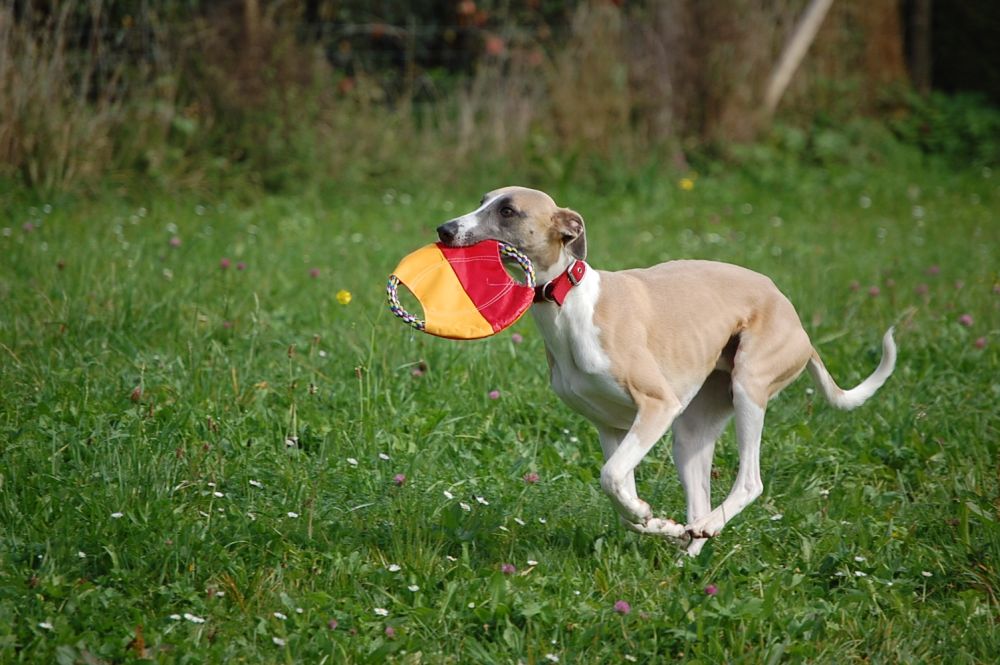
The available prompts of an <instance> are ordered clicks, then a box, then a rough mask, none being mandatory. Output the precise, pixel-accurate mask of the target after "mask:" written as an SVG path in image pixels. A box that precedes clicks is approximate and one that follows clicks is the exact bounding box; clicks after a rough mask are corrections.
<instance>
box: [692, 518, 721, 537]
mask: <svg viewBox="0 0 1000 665" xmlns="http://www.w3.org/2000/svg"><path fill="white" fill-rule="evenodd" d="M722 526H723V524H722V522H720V521H718V520H716V519H714V518H713V517H712V515H708V516H707V517H703V518H702V519H700V520H697V521H696V522H694V523H693V524H688V525H687V526H686V527H684V530H685V531H686V532H687V533H688V535H690V536H691V537H692V538H715V537H716V536H718V535H719V532H721V531H722Z"/></svg>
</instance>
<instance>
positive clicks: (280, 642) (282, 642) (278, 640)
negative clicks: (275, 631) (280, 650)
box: [271, 637, 285, 647]
mask: <svg viewBox="0 0 1000 665" xmlns="http://www.w3.org/2000/svg"><path fill="white" fill-rule="evenodd" d="M271 641H272V642H274V643H275V644H276V645H278V646H279V647H283V646H285V640H283V639H281V638H280V637H272V638H271Z"/></svg>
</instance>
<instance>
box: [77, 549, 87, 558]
mask: <svg viewBox="0 0 1000 665" xmlns="http://www.w3.org/2000/svg"><path fill="white" fill-rule="evenodd" d="M76 555H77V556H78V557H80V558H81V559H86V558H87V553H86V552H84V551H82V550H81V551H79V552H77V553H76Z"/></svg>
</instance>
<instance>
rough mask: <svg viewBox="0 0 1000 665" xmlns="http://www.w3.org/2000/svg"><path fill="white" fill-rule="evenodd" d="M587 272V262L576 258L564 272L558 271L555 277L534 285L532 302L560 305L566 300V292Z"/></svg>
mask: <svg viewBox="0 0 1000 665" xmlns="http://www.w3.org/2000/svg"><path fill="white" fill-rule="evenodd" d="M586 273H587V264H586V263H584V262H583V261H580V260H579V259H577V260H576V261H574V262H573V263H572V264H571V265H570V267H569V268H566V271H565V272H561V273H559V276H558V277H556V278H555V279H552V280H549V281H548V282H546V283H545V284H542V285H541V286H536V287H535V299H534V302H554V303H555V304H556V305H559V306H560V307H561V306H562V304H563V301H564V300H566V294H567V293H569V290H570V289H572V288H573V287H574V286H576V285H577V284H579V283H580V280H582V279H583V276H584V275H585V274H586Z"/></svg>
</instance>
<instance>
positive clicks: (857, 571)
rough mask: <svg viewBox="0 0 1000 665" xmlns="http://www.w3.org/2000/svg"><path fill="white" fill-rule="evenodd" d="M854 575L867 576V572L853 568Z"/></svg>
mask: <svg viewBox="0 0 1000 665" xmlns="http://www.w3.org/2000/svg"><path fill="white" fill-rule="evenodd" d="M854 576H855V577H868V573H865V572H862V571H860V570H855V571H854Z"/></svg>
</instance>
